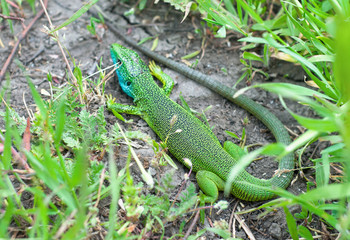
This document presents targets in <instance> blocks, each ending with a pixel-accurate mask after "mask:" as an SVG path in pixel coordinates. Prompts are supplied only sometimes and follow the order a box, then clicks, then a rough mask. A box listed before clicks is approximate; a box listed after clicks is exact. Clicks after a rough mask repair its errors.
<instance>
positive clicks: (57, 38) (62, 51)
mask: <svg viewBox="0 0 350 240" xmlns="http://www.w3.org/2000/svg"><path fill="white" fill-rule="evenodd" d="M45 1H47V0H45ZM40 3H41V5H42V7H43V10H44V12H45V15H46V18H47V20H48V21H49V24H50V30H53V29H55V28H54V26H53V24H52V21H51V18H50V16H49V14H48V12H47V11H46V7H47V5H45V3H43V1H42V0H40ZM51 36H53V37H54V38H55V39H56V41H57V45H58V47H59V49H60V51H61V54H62V56H63V59H64V62H65V63H66V65H67V69H68V71H69V73H70V75H71V76H72V79H73V84H74V85H75V86H76V87H77V91H78V92H79V99H80V103H84V101H83V98H82V94H83V93H81V92H80V88H79V87H78V80H77V78H76V77H75V75H74V73H73V70H72V68H71V67H70V65H69V62H68V59H67V56H66V54H65V52H64V50H63V47H62V44H61V41H60V39H59V37H58V34H57V32H53V33H52V34H51Z"/></svg>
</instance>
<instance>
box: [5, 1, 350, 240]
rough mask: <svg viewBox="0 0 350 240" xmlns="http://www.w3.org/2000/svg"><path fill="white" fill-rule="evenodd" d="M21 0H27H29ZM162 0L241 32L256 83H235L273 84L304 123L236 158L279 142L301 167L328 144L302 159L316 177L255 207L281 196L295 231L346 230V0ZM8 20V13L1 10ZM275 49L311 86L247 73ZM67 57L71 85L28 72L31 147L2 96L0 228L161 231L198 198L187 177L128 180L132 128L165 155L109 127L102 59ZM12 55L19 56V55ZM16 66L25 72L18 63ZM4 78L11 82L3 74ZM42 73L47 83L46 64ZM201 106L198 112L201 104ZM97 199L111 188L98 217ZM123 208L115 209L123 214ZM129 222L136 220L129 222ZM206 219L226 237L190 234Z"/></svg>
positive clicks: (349, 110)
mask: <svg viewBox="0 0 350 240" xmlns="http://www.w3.org/2000/svg"><path fill="white" fill-rule="evenodd" d="M28 2H29V3H30V4H31V6H34V5H32V4H33V1H28ZM96 2H97V1H90V2H88V3H87V4H86V5H84V6H83V7H82V8H81V9H80V10H79V11H77V13H75V14H74V15H72V17H71V18H69V19H68V20H67V21H65V22H64V23H63V24H62V25H60V26H59V27H57V28H56V29H54V30H53V29H51V33H54V32H55V31H57V30H58V29H60V28H62V27H64V26H66V25H69V24H70V23H72V22H74V21H75V20H76V19H77V18H79V17H80V16H81V15H82V14H84V13H85V12H86V11H87V10H88V8H89V7H91V6H92V5H93V4H95V3H96ZM165 2H170V3H171V4H172V5H173V6H175V8H176V9H178V10H181V11H184V12H186V11H187V12H186V14H187V13H188V11H199V12H200V13H201V14H202V15H203V19H204V21H206V26H207V27H208V28H209V29H210V30H211V31H212V32H213V33H214V35H215V36H216V37H221V38H224V37H226V34H227V32H229V31H236V32H238V33H240V34H241V38H240V40H239V41H240V42H242V43H243V42H244V43H246V44H245V45H244V47H242V51H243V54H242V59H241V62H242V64H243V65H244V68H243V69H244V72H243V74H242V77H241V78H240V79H239V81H244V80H245V81H253V86H251V87H248V88H245V89H242V90H240V91H239V92H238V94H240V93H242V92H244V91H248V90H249V89H250V88H253V87H259V88H263V89H265V90H267V91H271V92H274V93H276V94H278V95H279V96H280V99H281V102H282V104H283V106H284V107H285V108H286V109H287V110H288V111H289V112H290V114H291V115H292V116H293V117H294V118H295V119H296V120H297V121H298V122H299V124H300V125H301V126H303V127H305V129H306V131H305V132H304V133H303V134H301V135H300V136H299V137H298V138H297V139H296V140H295V141H293V143H292V144H291V145H289V146H281V145H279V144H270V145H267V146H264V147H262V148H259V149H257V150H255V151H253V152H251V153H249V154H243V158H242V161H241V163H240V164H238V168H239V167H241V168H243V167H244V166H245V165H247V164H249V162H251V161H253V159H254V158H255V157H256V156H257V154H258V153H264V154H269V155H276V156H277V157H281V156H283V155H285V154H287V153H288V152H296V154H297V162H298V168H299V169H300V171H302V169H303V167H304V166H303V165H302V161H301V159H302V157H303V154H304V152H305V150H306V149H307V148H308V147H309V145H310V144H311V143H313V142H315V141H326V142H328V147H327V148H324V149H321V150H320V156H321V157H320V158H317V159H311V160H312V162H313V163H314V166H313V167H314V169H315V181H316V185H314V184H313V183H311V182H307V186H308V189H307V192H306V193H304V194H301V195H299V196H296V195H293V194H292V193H290V192H288V191H286V190H280V189H276V190H274V191H275V193H276V194H278V195H279V196H280V198H278V199H274V200H272V201H270V202H268V203H265V204H263V205H261V206H260V207H258V208H257V209H265V211H266V212H268V211H273V209H275V208H276V207H281V208H282V209H283V210H284V211H285V214H286V221H287V225H288V228H289V233H290V236H291V238H292V239H298V238H299V237H304V238H305V239H312V236H313V235H312V234H313V231H312V228H311V226H310V225H309V224H310V222H311V221H312V220H313V219H314V217H315V216H318V218H319V219H321V221H323V222H324V223H325V224H326V226H327V228H328V229H330V230H332V231H337V232H339V233H341V237H342V238H343V239H348V238H350V234H349V232H348V230H349V228H350V210H349V203H348V199H349V197H350V190H349V189H350V185H349V184H350V181H349V180H350V173H349V172H350V162H349V161H348V156H349V154H350V124H349V123H350V105H349V98H350V97H349V96H350V92H349V91H350V68H349V62H350V45H349V43H350V23H349V21H348V19H349V17H350V5H349V2H348V1H345V0H344V1H343V0H338V1H336V0H333V1H281V2H278V3H277V2H276V3H275V4H274V6H271V5H269V4H267V2H266V1H256V0H250V1H248V0H246V1H244V0H238V1H236V2H235V4H232V1H229V0H223V1H221V2H220V3H217V2H214V1H203V0H198V1H196V2H192V3H191V7H190V8H189V7H187V8H186V6H189V5H187V4H188V3H189V1H188V2H186V1H173V0H169V1H168V0H167V1H165ZM145 3H146V1H140V2H138V4H139V5H138V7H139V9H141V10H142V9H144V8H145V7H146V6H145ZM1 4H2V5H1V6H2V8H1V10H2V13H3V14H5V15H9V13H10V11H11V7H9V5H8V4H7V3H6V1H1ZM272 7H273V8H272ZM270 10H273V11H270ZM132 12H134V11H132ZM129 13H130V11H129ZM103 21H104V20H103V18H102V17H100V19H91V22H90V25H88V26H87V28H88V30H89V31H90V33H91V34H93V35H96V31H95V24H97V23H100V22H103ZM9 24H12V22H11V21H9ZM10 26H11V25H10ZM198 32H202V33H203V31H200V30H199V31H198ZM56 37H57V36H56ZM203 37H204V36H203ZM57 40H58V43H59V39H57ZM257 53H260V54H257ZM281 56H282V57H283V58H284V59H288V60H289V61H291V62H297V63H298V64H300V65H301V66H302V67H303V69H304V70H305V72H306V73H307V80H311V81H312V82H313V83H314V84H313V85H314V86H316V87H313V88H311V87H307V86H297V85H293V84H285V83H283V84H282V83H266V84H254V79H253V76H254V74H253V73H254V72H260V73H262V74H264V75H265V76H266V77H268V75H267V73H265V72H263V71H262V70H261V69H258V68H254V67H252V62H253V61H258V62H261V63H263V64H264V65H265V66H268V64H269V62H270V58H271V57H281ZM73 64H74V66H75V68H74V71H72V74H74V76H70V77H71V81H68V80H67V82H68V83H69V85H68V87H66V88H64V89H56V88H54V87H52V89H53V90H52V95H51V96H50V97H49V98H48V99H45V100H44V99H42V98H41V97H40V95H39V93H38V92H37V91H36V89H35V87H34V86H33V85H32V84H31V80H30V79H29V78H27V81H28V84H29V86H30V89H31V93H32V96H33V99H34V101H35V103H36V106H37V107H38V112H36V113H35V114H34V116H33V119H32V124H31V126H30V134H31V135H32V138H31V141H30V144H31V147H30V149H24V148H23V147H22V144H23V143H22V141H24V142H25V143H28V140H24V139H25V137H22V135H23V133H25V129H26V120H25V119H24V118H23V117H21V116H20V115H19V114H18V113H17V112H15V111H14V110H13V109H11V108H8V107H5V109H6V111H4V112H2V113H1V116H2V117H3V119H4V120H5V133H4V134H3V137H4V141H3V146H4V150H3V153H2V155H1V156H0V159H1V160H0V173H1V176H0V238H10V237H11V236H13V235H14V234H15V233H16V232H18V233H20V234H22V235H23V236H25V237H27V238H40V239H52V238H62V239H73V238H76V239H77V238H80V239H81V238H87V237H91V234H92V232H91V229H96V228H97V229H103V230H101V232H102V233H103V234H104V236H105V238H107V239H115V238H124V239H140V238H142V237H147V236H150V234H153V235H152V236H156V237H159V238H160V239H162V238H163V237H164V236H165V229H166V226H167V225H168V224H169V223H172V222H174V221H176V220H178V221H184V220H183V219H184V218H183V215H184V214H191V211H190V210H191V209H193V208H194V206H195V204H196V202H197V200H198V196H197V195H196V193H195V188H194V185H192V184H190V185H189V187H188V188H187V189H185V190H183V191H179V192H177V194H178V195H179V194H180V193H181V194H180V195H179V196H177V202H176V203H175V202H173V200H171V199H170V197H169V196H170V194H171V193H173V192H174V191H175V192H176V190H175V189H174V186H172V185H171V182H172V178H171V174H166V175H164V176H163V177H162V178H159V179H158V178H154V179H153V178H152V177H151V180H146V181H145V182H148V183H151V182H152V184H149V185H145V186H144V185H143V184H142V183H137V182H135V180H134V179H133V177H132V176H131V174H130V162H131V159H132V156H133V155H134V154H133V149H132V146H131V145H132V144H131V143H132V141H133V140H134V139H138V140H139V141H140V140H141V141H144V142H145V143H146V144H149V145H150V146H151V147H152V148H153V149H154V151H155V153H156V156H157V160H158V162H157V161H155V162H156V165H154V166H153V167H154V168H156V169H160V168H162V165H163V164H167V163H170V164H173V163H172V161H171V159H170V158H169V156H168V155H167V154H166V152H165V151H164V150H162V149H161V147H160V146H161V144H160V143H157V142H155V141H154V140H151V139H150V138H149V136H147V135H146V134H144V133H141V132H139V131H122V129H121V127H120V126H119V125H117V124H115V125H114V126H111V127H110V128H107V123H106V120H105V109H104V107H103V106H104V105H105V98H104V95H105V84H106V79H107V78H108V75H106V74H105V72H104V71H102V70H101V71H100V75H99V76H98V77H97V78H95V79H90V78H84V77H83V73H82V72H81V70H80V68H79V66H77V65H76V64H75V63H74V62H73ZM17 65H18V66H19V67H22V65H21V63H20V62H18V61H17ZM99 69H102V67H99ZM22 70H23V73H24V74H25V70H24V68H23V67H22ZM7 81H8V82H10V79H9V77H7ZM48 81H49V82H50V83H51V76H50V75H48ZM7 84H9V83H7ZM91 94H94V96H95V97H96V99H100V102H99V104H100V105H101V106H102V107H100V108H99V109H98V110H97V111H94V112H91V110H89V105H88V103H89V101H88V96H89V95H91ZM8 95H9V93H7V92H5V91H2V92H1V96H2V97H3V98H4V99H5V100H6V101H7V102H8V99H9V96H8ZM284 98H290V99H292V100H294V101H296V102H298V103H300V104H302V105H304V106H308V107H309V108H310V109H312V110H313V111H314V112H315V113H316V114H317V115H318V117H317V118H307V117H304V116H300V115H298V114H296V113H293V112H292V111H291V110H290V109H289V108H288V105H287V104H286V103H285V102H284ZM77 99H78V100H79V102H77ZM199 115H201V116H202V117H203V116H204V113H202V114H199ZM204 119H205V116H204ZM24 135H26V134H24ZM242 135H245V134H242ZM243 138H244V136H242V139H243ZM121 141H124V142H127V145H128V156H127V157H126V164H125V165H124V166H122V167H121V168H120V169H117V167H116V164H115V149H116V148H115V147H116V146H117V145H119V144H120V142H121ZM11 146H13V147H16V149H18V150H19V152H20V153H21V158H22V159H24V160H26V161H27V162H28V165H29V166H30V168H31V170H30V171H23V170H20V169H21V167H20V165H19V164H18V163H17V164H14V161H13V158H12V154H11ZM17 161H18V160H17ZM334 164H339V166H340V170H341V176H340V177H339V178H338V179H337V180H338V181H333V180H331V177H332V176H331V172H330V169H331V167H332V165H334ZM138 167H139V168H140V172H141V173H142V177H143V178H144V179H149V178H150V175H148V173H147V172H146V171H145V170H144V169H143V166H142V164H138ZM235 170H236V171H239V169H235ZM159 171H160V170H159ZM153 183H154V188H153V190H152V191H151V194H150V193H149V192H148V193H147V194H145V192H144V189H147V188H148V191H149V189H150V188H151V186H152V185H153ZM228 186H229V185H228ZM27 196H29V197H30V199H31V200H30V201H29V202H26V201H24V199H26V198H27ZM103 199H108V201H109V203H110V204H109V205H108V210H107V211H108V213H109V214H108V220H107V221H104V222H101V221H100V220H99V216H100V215H99V214H100V213H101V211H102V207H101V205H100V204H101V200H103ZM120 201H121V202H122V205H121V203H120ZM291 205H299V206H301V209H302V210H301V212H300V213H297V214H294V215H293V214H291V213H290V211H289V209H288V206H291ZM120 206H122V208H121V207H120ZM252 210H256V209H252ZM120 213H122V214H124V217H120ZM185 224H186V223H185V222H182V223H180V224H179V225H180V228H179V229H178V234H176V235H174V236H173V238H175V237H183V236H184V234H183V228H184V226H185ZM138 228H141V229H142V230H141V231H136V230H135V229H138ZM206 231H211V232H214V233H216V234H218V235H220V236H221V237H222V238H227V237H229V235H228V233H227V232H226V231H223V230H221V229H219V228H206V229H203V230H201V231H199V232H198V233H197V234H196V235H192V236H189V238H188V239H196V237H199V236H200V235H203V234H204V233H205V232H206Z"/></svg>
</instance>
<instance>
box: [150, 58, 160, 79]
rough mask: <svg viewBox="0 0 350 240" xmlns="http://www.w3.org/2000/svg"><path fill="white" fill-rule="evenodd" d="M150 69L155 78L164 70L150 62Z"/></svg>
mask: <svg viewBox="0 0 350 240" xmlns="http://www.w3.org/2000/svg"><path fill="white" fill-rule="evenodd" d="M148 67H149V70H150V71H151V74H152V75H153V76H156V75H159V74H161V73H162V69H161V68H160V67H159V66H158V65H157V64H156V63H155V62H154V61H150V62H149V66H148Z"/></svg>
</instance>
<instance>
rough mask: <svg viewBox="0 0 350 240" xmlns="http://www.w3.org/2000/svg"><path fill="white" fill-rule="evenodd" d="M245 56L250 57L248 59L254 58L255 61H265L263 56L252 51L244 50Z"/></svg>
mask: <svg viewBox="0 0 350 240" xmlns="http://www.w3.org/2000/svg"><path fill="white" fill-rule="evenodd" d="M243 58H245V59H248V60H253V61H259V62H262V63H263V62H264V60H263V59H262V58H261V57H259V56H258V55H256V54H255V53H251V52H244V53H243Z"/></svg>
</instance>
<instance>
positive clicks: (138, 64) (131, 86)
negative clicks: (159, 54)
mask: <svg viewBox="0 0 350 240" xmlns="http://www.w3.org/2000/svg"><path fill="white" fill-rule="evenodd" d="M111 56H112V60H113V63H114V64H115V67H116V72H117V75H118V80H119V84H120V86H121V88H122V89H123V91H124V92H125V93H126V94H127V95H129V96H130V97H132V98H135V88H136V87H137V86H136V84H137V82H136V79H137V77H138V76H140V75H142V74H143V73H145V72H147V71H148V67H147V66H146V64H145V63H144V62H143V61H142V60H141V58H140V57H139V55H138V54H137V53H136V52H134V51H133V50H131V49H128V48H125V47H123V46H122V45H119V44H117V43H114V44H112V45H111Z"/></svg>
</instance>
